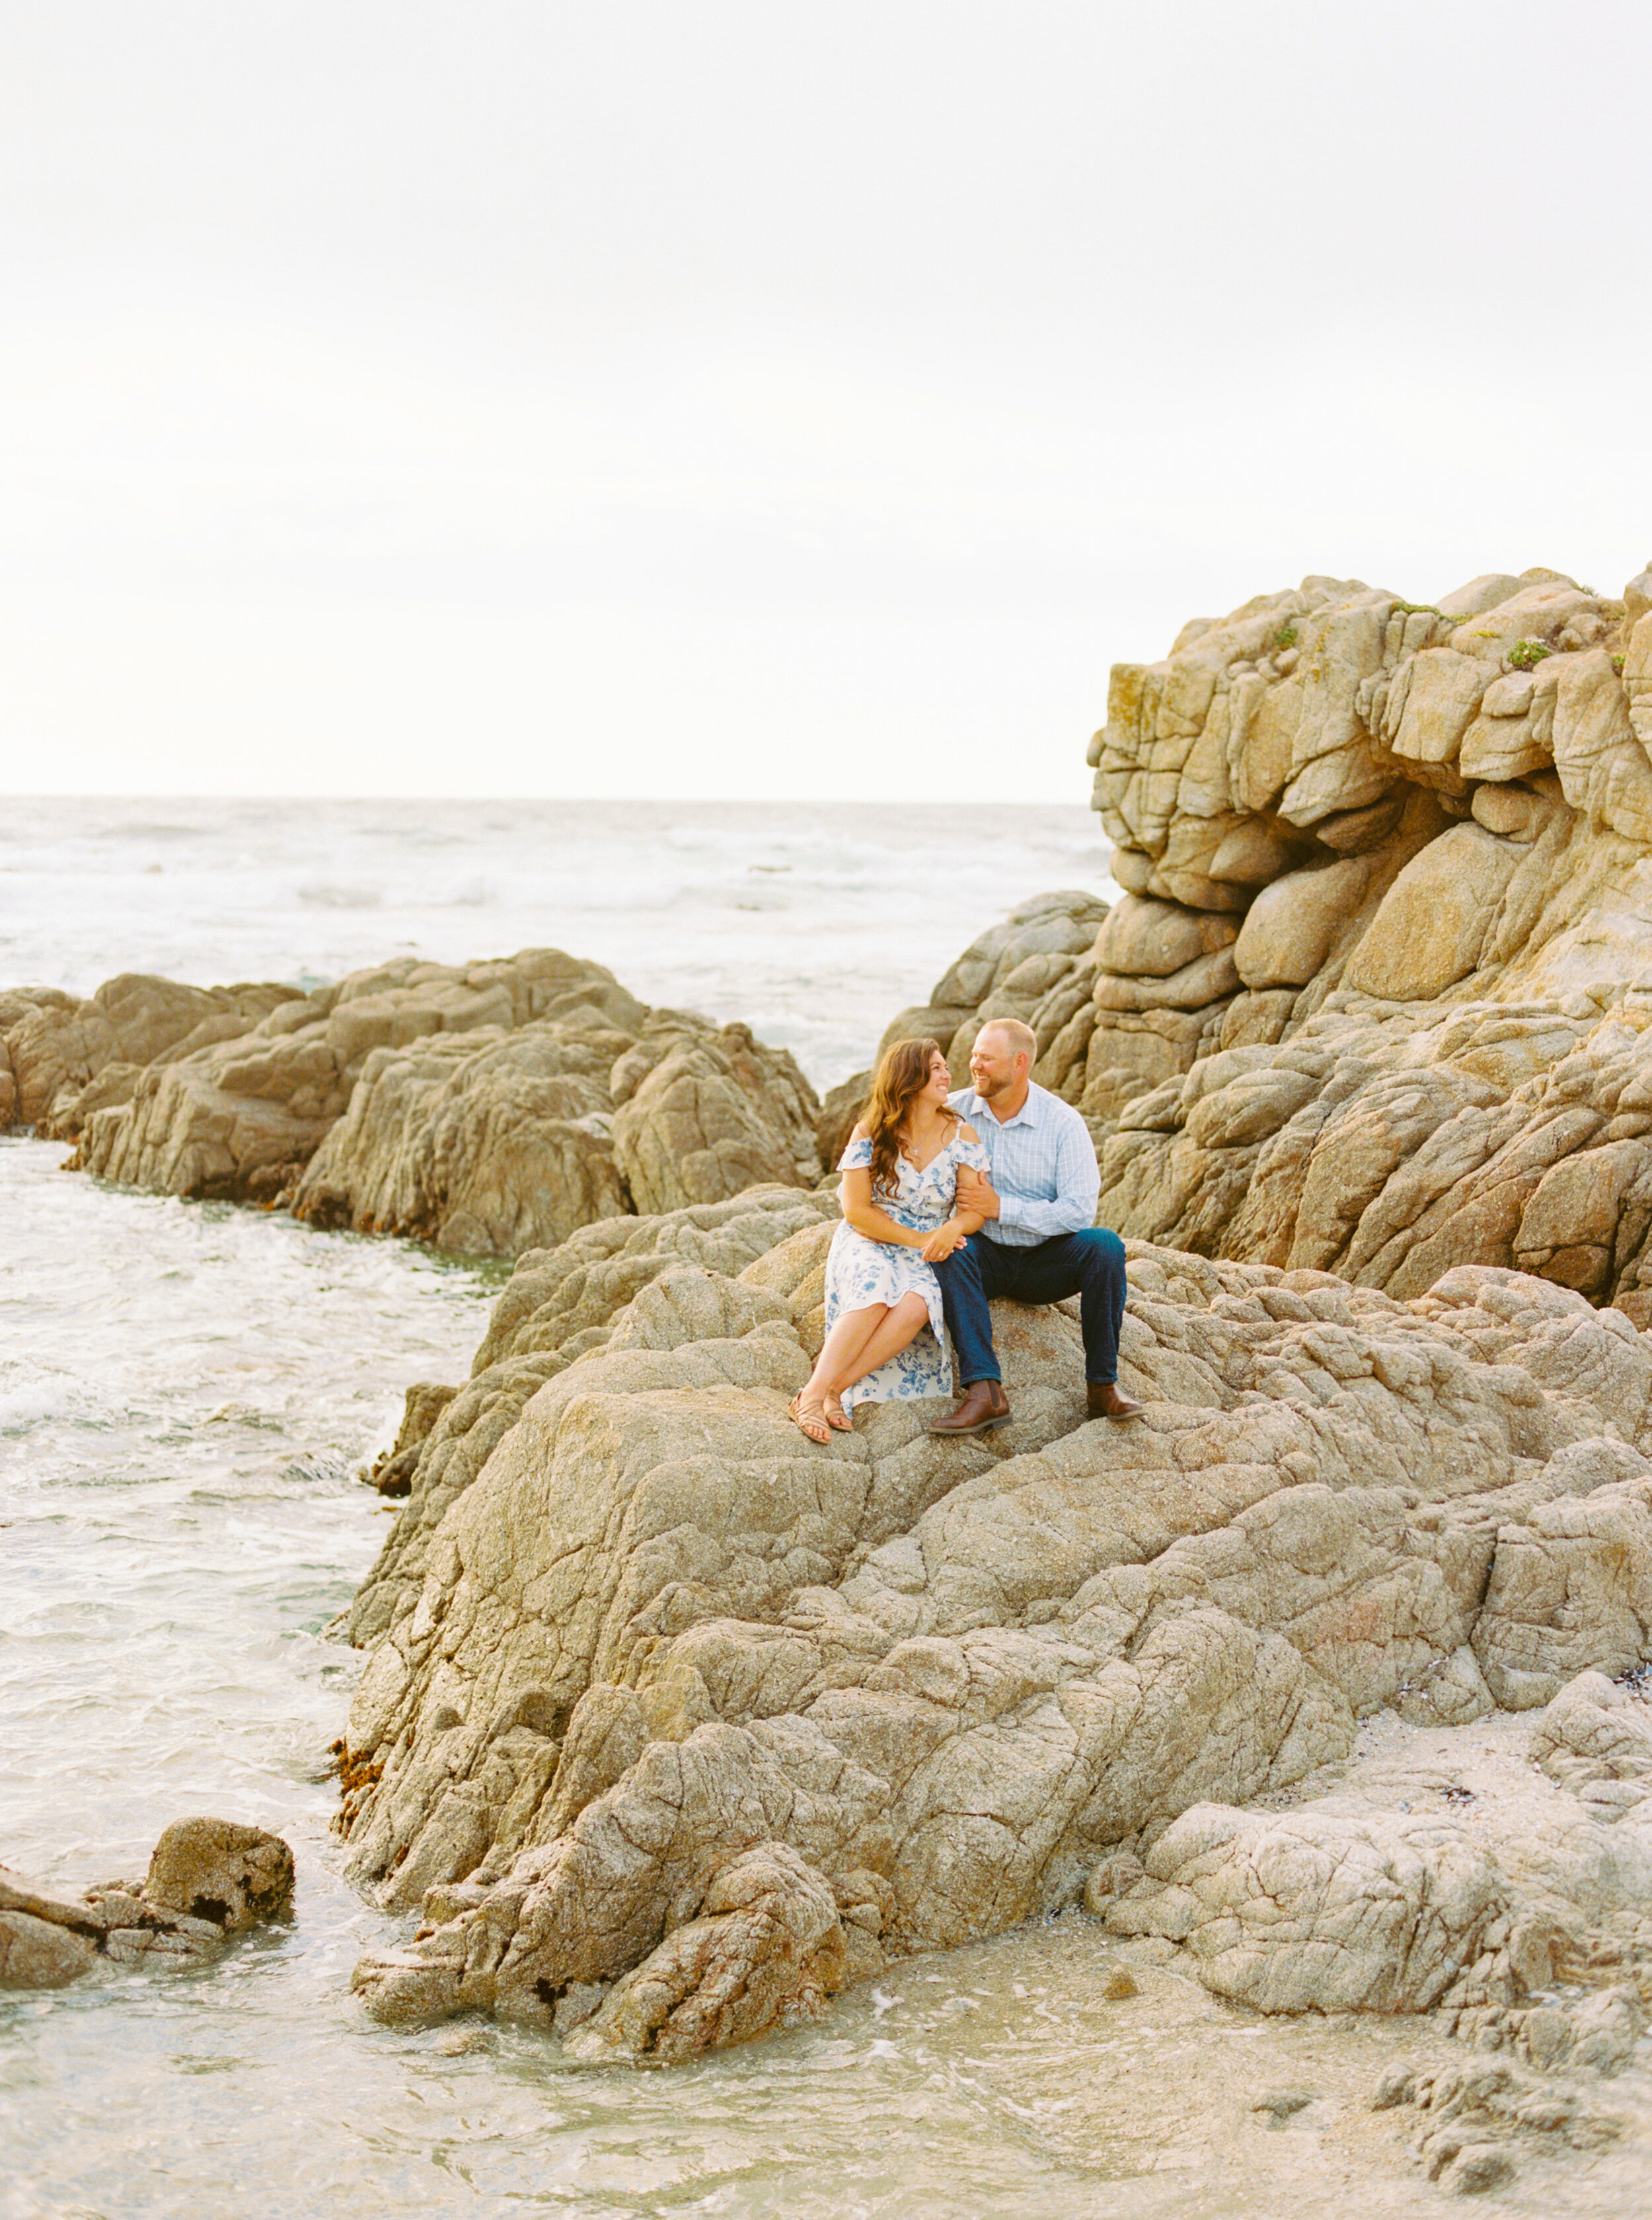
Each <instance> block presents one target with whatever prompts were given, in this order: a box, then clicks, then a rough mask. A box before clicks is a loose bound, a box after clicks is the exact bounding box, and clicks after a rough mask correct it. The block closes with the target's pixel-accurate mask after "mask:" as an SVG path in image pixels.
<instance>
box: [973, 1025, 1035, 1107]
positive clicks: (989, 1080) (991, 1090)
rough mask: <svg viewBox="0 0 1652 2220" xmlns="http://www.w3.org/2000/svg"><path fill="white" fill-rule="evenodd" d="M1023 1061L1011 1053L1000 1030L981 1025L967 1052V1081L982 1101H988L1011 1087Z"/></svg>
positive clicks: (1017, 1076) (1023, 1067)
mask: <svg viewBox="0 0 1652 2220" xmlns="http://www.w3.org/2000/svg"><path fill="white" fill-rule="evenodd" d="M1022 1069H1025V1058H1023V1057H1019V1056H1017V1055H1016V1054H1015V1053H1014V1051H1013V1050H1012V1049H1011V1047H1010V1045H1009V1043H1008V1042H1007V1040H1006V1039H1005V1038H1004V1036H1003V1034H1002V1033H1001V1032H998V1031H997V1030H996V1029H995V1028H994V1026H982V1029H981V1031H980V1032H978V1033H977V1034H976V1045H975V1046H974V1047H973V1048H972V1049H971V1050H970V1051H969V1083H970V1085H971V1086H972V1087H973V1088H975V1090H976V1094H978V1095H979V1096H980V1097H981V1099H982V1101H983V1102H990V1101H993V1100H994V1097H995V1096H997V1095H1000V1094H1009V1093H1010V1092H1011V1091H1012V1090H1013V1088H1014V1086H1015V1082H1016V1081H1017V1079H1018V1078H1019V1076H1021V1071H1022Z"/></svg>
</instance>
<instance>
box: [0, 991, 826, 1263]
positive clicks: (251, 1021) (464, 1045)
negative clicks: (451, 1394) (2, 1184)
mask: <svg viewBox="0 0 1652 2220" xmlns="http://www.w3.org/2000/svg"><path fill="white" fill-rule="evenodd" d="M819 1113H820V1105H819V1103H818V1102H817V1101H816V1100H815V1097H814V1091H813V1089H812V1088H810V1086H809V1084H808V1082H807V1080H806V1079H805V1078H804V1076H803V1075H802V1073H801V1071H800V1070H799V1069H798V1067H797V1065H796V1063H795V1062H794V1060H793V1058H792V1057H790V1055H789V1054H788V1053H787V1051H784V1050H782V1049H774V1048H770V1047H768V1046H766V1045H764V1043H762V1042H760V1041H757V1040H754V1039H753V1038H752V1036H751V1032H750V1030H749V1029H748V1028H747V1027H745V1026H740V1025H732V1026H722V1027H717V1026H713V1025H712V1024H710V1023H709V1022H708V1020H705V1019H703V1018H699V1017H695V1016H694V1015H692V1014H690V1013H683V1012H679V1011H670V1010H664V1011H650V1010H648V1009H646V1008H645V1007H644V1005H643V1004H641V1003H640V1002H639V1001H637V1000H636V999H635V997H634V996H633V995H629V994H627V991H626V989H625V988H623V987H621V986H620V983H619V982H618V981H617V980H616V979H615V978H614V976H613V975H612V973H611V972H608V971H607V970H604V969H603V968H602V965H600V964H595V963H581V962H578V961H577V960H576V959H575V958H573V957H568V956H564V955H563V954H562V953H561V952H560V951H558V950H556V949H529V950H527V951H524V952H523V953H521V955H518V956H515V957H510V958H509V959H508V960H505V961H502V962H497V963H473V964H468V965H465V966H463V967H461V968H458V969H452V968H449V967H447V966H445V965H441V964H433V963H417V962H415V961H414V960H413V959H411V958H408V959H402V960H399V961H397V962H396V963H389V964H384V965H381V966H378V967H377V968H376V969H374V970H367V971H361V972H356V973H353V974H352V976H350V977H349V978H347V979H346V980H343V981H342V982H340V983H339V984H338V985H336V986H331V987H326V988H319V989H317V990H316V991H315V992H314V993H312V994H308V995H298V994H296V993H294V992H293V990H291V989H290V988H282V987H259V988H252V987H237V988H211V989H207V988H195V987H178V986H175V985H173V984H172V983H171V982H168V981H166V980H160V979H144V978H133V977H128V978H122V979H117V980H112V981H111V982H109V984H108V985H107V986H105V987H101V988H99V989H98V990H97V994H96V995H93V996H92V997H91V998H90V1001H85V1002H77V1001H75V1000H74V999H73V998H72V996H69V995H60V994H55V993H47V992H41V993H34V992H30V993H22V994H12V995H0V1119H13V1118H15V1119H16V1120H18V1121H19V1122H22V1123H25V1124H29V1125H33V1126H35V1127H36V1128H37V1130H40V1131H42V1132H50V1133H53V1134H57V1135H61V1136H63V1137H65V1138H78V1141H79V1144H80V1146H79V1150H78V1155H77V1157H75V1158H74V1159H73V1160H72V1161H73V1162H74V1163H77V1164H78V1165H79V1166H81V1167H82V1168H84V1169H88V1170H90V1171H93V1172H95V1173H97V1174H99V1175H102V1176H103V1177H105V1178H109V1179H118V1180H124V1181H129V1182H132V1183H133V1184H134V1185H135V1186H140V1187H146V1188H155V1189H159V1190H160V1191H161V1192H164V1193H167V1194H180V1195H196V1196H212V1197H217V1198H220V1199H228V1200H237V1201H252V1202H262V1203H266V1204H268V1203H275V1202H284V1203H289V1204H290V1206H291V1207H292V1208H293V1210H294V1211H295V1212H296V1214H297V1215H298V1216H299V1217H300V1218H302V1219H306V1220H307V1221H309V1223H311V1224H314V1225H322V1226H338V1227H346V1226H347V1227H350V1228H352V1229H353V1230H355V1231H357V1232H383V1233H400V1234H408V1235H412V1236H414V1237H415V1238H420V1239H424V1240H429V1241H433V1242H435V1243H437V1244H439V1246H441V1247H443V1248H446V1249H452V1250H462V1251H469V1252H471V1253H473V1254H477V1255H490V1256H503V1257H515V1256H518V1255H520V1254H521V1253H522V1252H523V1251H524V1250H529V1249H537V1248H544V1247H547V1246H550V1245H552V1244H555V1243H557V1242H559V1241H562V1240H564V1239H565V1238H567V1236H568V1235H569V1234H570V1233H571V1232H574V1231H575V1230H576V1229H577V1227H579V1226H582V1225H589V1224H591V1223H592V1222H593V1221H594V1220H596V1219H604V1218H615V1217H621V1216H627V1217H628V1216H633V1215H634V1214H635V1212H636V1210H637V1209H638V1208H639V1207H640V1208H642V1209H644V1210H645V1211H653V1210H658V1209H663V1208H670V1207H676V1205H678V1204H680V1203H683V1202H689V1201H695V1202H714V1201H720V1200H724V1199H725V1198H726V1197H727V1196H730V1195H732V1194H738V1193H739V1191H740V1190H741V1189H742V1188H746V1187H749V1186H751V1185H754V1184H761V1183H764V1182H774V1181H776V1180H779V1181H783V1182H787V1183H789V1184H794V1185H798V1186H805V1187H812V1186H814V1183H815V1182H816V1181H817V1180H818V1179H819V1178H820V1154H819V1149H818V1145H817V1143H816V1138H815V1121H816V1119H817V1118H818V1116H819Z"/></svg>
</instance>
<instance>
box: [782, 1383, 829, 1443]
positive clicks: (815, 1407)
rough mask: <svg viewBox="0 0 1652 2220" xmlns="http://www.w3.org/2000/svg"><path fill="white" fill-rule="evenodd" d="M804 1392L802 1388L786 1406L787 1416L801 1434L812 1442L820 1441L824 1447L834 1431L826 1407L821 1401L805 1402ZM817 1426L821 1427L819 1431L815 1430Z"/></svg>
mask: <svg viewBox="0 0 1652 2220" xmlns="http://www.w3.org/2000/svg"><path fill="white" fill-rule="evenodd" d="M803 1394H804V1390H803V1389H802V1388H799V1389H798V1391H797V1393H796V1394H795V1395H794V1396H793V1397H792V1400H791V1401H790V1402H789V1404H788V1405H787V1406H786V1416H787V1417H788V1418H789V1419H790V1420H791V1422H792V1424H793V1425H795V1427H796V1429H797V1431H798V1432H799V1433H800V1434H802V1435H805V1436H806V1437H807V1439H808V1440H810V1441H812V1442H818V1443H819V1444H820V1447H821V1448H822V1449H824V1448H825V1447H826V1444H827V1443H828V1442H829V1441H830V1440H831V1439H832V1431H831V1428H830V1425H829V1424H828V1422H827V1419H826V1410H825V1407H824V1406H823V1405H821V1404H820V1403H805V1402H804V1400H803ZM817 1427H818V1428H819V1429H820V1431H819V1432H818V1433H817V1432H816V1431H815V1429H816V1428H817Z"/></svg>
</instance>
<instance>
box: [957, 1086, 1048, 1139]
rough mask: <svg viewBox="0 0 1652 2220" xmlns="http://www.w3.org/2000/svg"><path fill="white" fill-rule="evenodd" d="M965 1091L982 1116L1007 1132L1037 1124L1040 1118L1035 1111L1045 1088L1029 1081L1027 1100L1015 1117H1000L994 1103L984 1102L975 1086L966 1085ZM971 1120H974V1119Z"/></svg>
mask: <svg viewBox="0 0 1652 2220" xmlns="http://www.w3.org/2000/svg"><path fill="white" fill-rule="evenodd" d="M963 1091H964V1093H965V1094H967V1095H968V1096H969V1100H970V1101H971V1102H973V1103H974V1104H975V1105H976V1108H977V1110H978V1111H979V1113H980V1114H981V1115H982V1117H983V1118H985V1119H988V1121H989V1122H990V1123H991V1124H992V1125H994V1126H996V1127H997V1128H998V1131H999V1132H1001V1133H1007V1132H1009V1131H1010V1129H1011V1128H1012V1127H1013V1126H1036V1125H1037V1124H1038V1118H1037V1117H1036V1115H1035V1114H1034V1113H1035V1112H1036V1110H1037V1108H1038V1097H1039V1096H1040V1095H1041V1094H1043V1093H1044V1089H1043V1088H1041V1087H1038V1086H1034V1085H1032V1083H1031V1082H1029V1084H1028V1087H1027V1090H1026V1101H1025V1102H1024V1103H1023V1104H1022V1105H1021V1107H1020V1108H1019V1110H1018V1111H1017V1112H1016V1113H1015V1115H1014V1116H1013V1118H1001V1117H999V1116H998V1114H997V1113H996V1112H995V1111H994V1109H993V1107H992V1105H991V1104H990V1103H988V1102H983V1101H982V1099H981V1097H980V1095H978V1094H976V1090H975V1088H973V1087H966V1088H964V1090H963ZM971 1122H973V1120H972V1121H971Z"/></svg>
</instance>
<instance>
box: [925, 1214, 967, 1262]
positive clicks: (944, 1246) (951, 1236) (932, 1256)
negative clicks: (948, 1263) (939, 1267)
mask: <svg viewBox="0 0 1652 2220" xmlns="http://www.w3.org/2000/svg"><path fill="white" fill-rule="evenodd" d="M968 1239H969V1235H968V1234H967V1233H966V1232H964V1230H963V1227H962V1226H961V1225H959V1224H958V1221H957V1219H956V1218H949V1219H947V1221H946V1223H945V1225H938V1226H937V1227H936V1228H935V1231H934V1232H932V1234H931V1235H930V1237H929V1238H928V1240H927V1241H926V1242H925V1244H924V1245H923V1247H922V1248H921V1249H920V1250H919V1251H918V1254H919V1255H920V1257H922V1258H923V1260H924V1262H925V1263H926V1264H938V1263H940V1262H941V1261H942V1259H943V1258H944V1257H950V1256H951V1254H952V1252H953V1250H955V1249H962V1248H963V1244H964V1243H965V1242H966V1241H967V1240H968Z"/></svg>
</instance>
